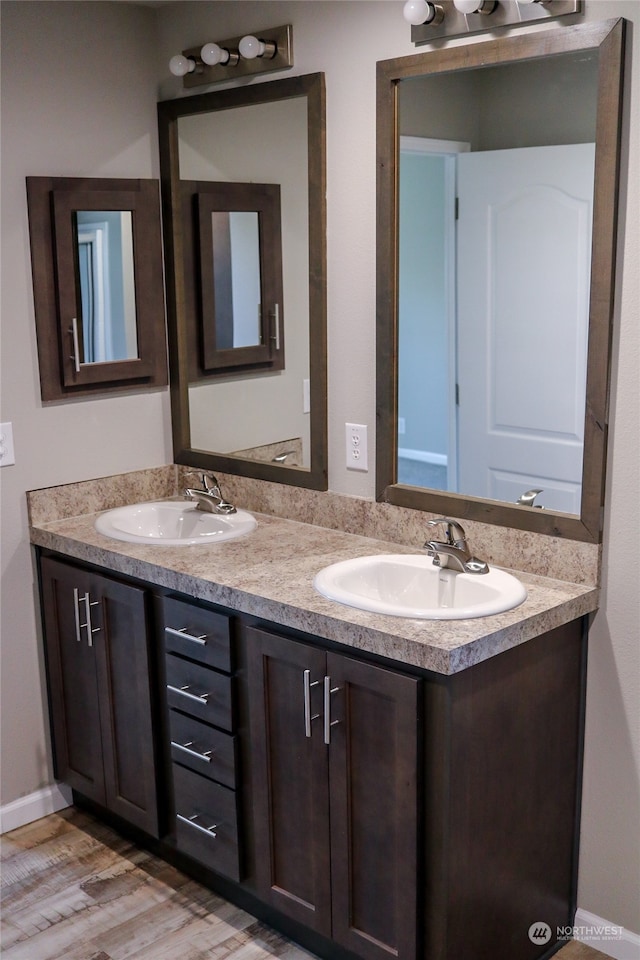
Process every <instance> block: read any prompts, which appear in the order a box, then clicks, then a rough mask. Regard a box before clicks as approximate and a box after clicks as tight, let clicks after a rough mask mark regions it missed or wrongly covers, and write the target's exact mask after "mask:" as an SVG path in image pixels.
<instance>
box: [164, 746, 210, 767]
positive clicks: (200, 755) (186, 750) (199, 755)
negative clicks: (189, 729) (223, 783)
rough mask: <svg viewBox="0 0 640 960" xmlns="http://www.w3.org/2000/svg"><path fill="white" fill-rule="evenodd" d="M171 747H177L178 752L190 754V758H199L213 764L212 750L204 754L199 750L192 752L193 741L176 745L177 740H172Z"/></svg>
mask: <svg viewBox="0 0 640 960" xmlns="http://www.w3.org/2000/svg"><path fill="white" fill-rule="evenodd" d="M171 746H172V747H175V748H176V750H182V751H183V752H184V753H188V754H189V756H190V757H197V758H198V760H203V761H204V762H205V763H211V750H205V751H204V752H203V753H200V752H199V751H198V750H192V749H191V747H192V746H193V740H188V741H187V742H186V743H176V741H175V740H172V741H171Z"/></svg>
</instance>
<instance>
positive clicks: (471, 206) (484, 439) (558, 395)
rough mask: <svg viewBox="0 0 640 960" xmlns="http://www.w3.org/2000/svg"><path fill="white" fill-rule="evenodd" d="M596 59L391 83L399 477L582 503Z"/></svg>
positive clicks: (570, 505)
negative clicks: (395, 152)
mask: <svg viewBox="0 0 640 960" xmlns="http://www.w3.org/2000/svg"><path fill="white" fill-rule="evenodd" d="M597 70H598V56H597V53H590V52H589V51H587V52H580V53H579V54H565V55H561V56H556V57H547V58H545V59H544V60H529V61H525V62H522V63H511V64H504V65H499V66H492V67H484V66H483V67H479V68H476V69H472V70H458V71H456V72H454V73H443V74H437V75H433V76H422V77H417V78H410V79H407V80H402V81H401V83H400V91H399V127H398V135H399V137H400V142H399V146H400V153H399V208H398V209H399V214H398V220H399V223H398V243H399V281H398V327H399V330H398V443H397V449H396V453H397V477H398V482H400V483H404V484H408V485H411V486H417V487H426V488H432V489H440V490H449V491H454V492H459V493H462V494H465V495H471V496H475V497H482V498H488V499H491V500H498V501H505V502H508V503H515V502H516V501H517V500H518V497H519V496H520V494H522V493H523V492H524V491H525V490H528V489H530V488H531V487H540V488H543V491H544V492H543V493H542V494H541V495H540V497H539V501H540V504H541V505H544V506H545V507H547V508H551V509H554V510H560V511H563V512H565V513H569V514H580V504H581V481H582V465H583V441H584V419H585V386H586V367H587V337H588V324H589V280H590V258H591V219H592V207H593V186H594V153H595V144H594V141H595V122H596V104H597Z"/></svg>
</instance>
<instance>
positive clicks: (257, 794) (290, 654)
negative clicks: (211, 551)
mask: <svg viewBox="0 0 640 960" xmlns="http://www.w3.org/2000/svg"><path fill="white" fill-rule="evenodd" d="M246 640H247V650H248V681H249V702H250V706H249V713H250V727H251V750H252V779H253V789H254V830H255V844H256V883H257V887H258V893H259V895H260V896H261V898H262V899H263V900H265V901H266V902H267V903H269V904H271V905H272V906H273V907H275V908H276V909H278V910H280V911H281V912H282V913H284V914H286V915H287V916H289V917H292V918H293V919H295V920H298V921H299V922H300V923H303V924H305V925H306V926H307V927H310V928H312V929H313V930H316V931H318V932H319V933H323V934H325V935H326V936H330V934H331V915H330V886H329V884H330V872H329V807H328V768H327V751H326V747H325V744H324V741H323V735H322V719H321V716H320V714H321V712H322V688H323V684H322V681H323V677H324V672H325V669H324V668H325V654H324V652H323V651H321V650H316V649H315V648H313V647H309V646H307V645H306V644H302V643H298V642H297V641H294V640H289V639H286V638H284V637H278V636H274V635H273V634H271V633H266V632H264V631H262V630H255V629H253V628H248V629H247V631H246ZM305 670H309V671H310V674H309V682H310V683H315V682H316V681H319V682H318V683H317V685H316V686H313V687H310V716H309V720H310V718H311V717H312V716H315V715H318V716H317V718H316V719H314V720H312V721H311V720H310V726H311V734H312V735H311V737H308V736H307V735H306V733H307V732H308V731H306V730H305V695H304V681H305V673H304V672H305Z"/></svg>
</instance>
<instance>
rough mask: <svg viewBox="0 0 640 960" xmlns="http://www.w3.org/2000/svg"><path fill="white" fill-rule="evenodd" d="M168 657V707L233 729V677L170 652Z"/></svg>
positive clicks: (217, 725)
mask: <svg viewBox="0 0 640 960" xmlns="http://www.w3.org/2000/svg"><path fill="white" fill-rule="evenodd" d="M165 660H166V666H167V681H166V682H167V703H168V705H169V707H173V708H174V709H176V710H182V711H183V712H184V713H188V714H189V715H190V716H192V717H197V719H198V720H204V721H205V722H206V723H212V724H214V725H215V726H216V727H222V729H223V730H232V729H233V711H232V708H231V677H227V676H225V674H223V673H217V672H216V671H215V670H210V669H209V668H208V667H202V666H200V664H199V663H192V662H191V661H190V660H183V659H181V657H175V656H173V654H170V653H169V654H167V656H166V658H165Z"/></svg>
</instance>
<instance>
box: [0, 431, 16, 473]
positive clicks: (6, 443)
mask: <svg viewBox="0 0 640 960" xmlns="http://www.w3.org/2000/svg"><path fill="white" fill-rule="evenodd" d="M15 462H16V455H15V451H14V449H13V424H12V423H0V467H8V466H10V465H11V464H12V463H15Z"/></svg>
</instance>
